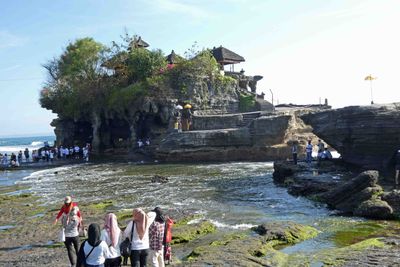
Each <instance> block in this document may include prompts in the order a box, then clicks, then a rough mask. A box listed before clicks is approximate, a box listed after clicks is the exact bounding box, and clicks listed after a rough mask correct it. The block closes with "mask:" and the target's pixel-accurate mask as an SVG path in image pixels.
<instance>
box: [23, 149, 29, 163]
mask: <svg viewBox="0 0 400 267" xmlns="http://www.w3.org/2000/svg"><path fill="white" fill-rule="evenodd" d="M24 156H25V161H26V162H29V149H28V148H25V150H24Z"/></svg>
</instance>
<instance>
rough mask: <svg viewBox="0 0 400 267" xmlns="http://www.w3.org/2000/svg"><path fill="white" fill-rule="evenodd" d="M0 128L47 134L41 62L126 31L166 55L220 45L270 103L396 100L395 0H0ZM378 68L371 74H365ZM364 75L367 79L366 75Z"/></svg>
mask: <svg viewBox="0 0 400 267" xmlns="http://www.w3.org/2000/svg"><path fill="white" fill-rule="evenodd" d="M0 6H1V9H0V105H1V106H0V108H1V110H2V112H1V113H2V115H1V116H0V136H12V135H29V134H47V133H52V132H53V129H52V127H51V126H50V122H51V121H52V120H53V119H54V118H56V117H57V115H56V114H53V113H51V111H48V110H45V109H43V108H41V107H40V104H39V101H38V99H39V91H40V89H41V88H42V86H43V84H44V81H45V80H46V72H45V70H44V68H43V67H42V64H45V63H46V62H48V61H49V60H51V59H52V58H54V57H56V58H57V57H59V56H60V55H61V53H62V52H63V51H64V49H65V47H66V46H67V45H68V43H70V42H73V41H75V40H76V39H78V38H83V37H92V38H94V39H95V40H96V41H98V42H101V43H103V44H104V45H110V44H111V42H112V41H117V42H119V41H121V38H120V36H121V35H123V34H124V33H125V32H128V33H129V34H131V35H133V34H137V35H140V36H142V38H143V40H145V41H146V42H148V43H149V44H150V49H161V50H162V51H163V52H164V53H165V55H167V54H169V53H170V52H171V50H172V49H174V50H175V52H176V53H178V54H181V55H184V52H185V51H187V50H188V49H190V48H191V47H192V45H193V44H194V43H195V42H196V43H197V47H198V48H199V49H202V48H212V47H214V46H219V45H222V46H224V47H226V48H228V49H230V50H232V51H234V52H235V53H237V54H239V55H241V56H243V57H244V58H245V60H246V61H245V62H243V63H240V64H238V65H236V66H235V70H236V71H239V70H241V69H243V70H244V71H245V74H246V75H261V76H263V79H262V80H261V81H260V82H259V83H258V86H257V92H258V93H261V92H264V93H265V94H266V96H265V98H266V99H267V100H269V101H272V96H273V99H274V104H283V103H293V104H318V103H320V102H322V103H323V102H324V99H325V98H326V99H328V103H329V104H330V105H332V106H333V108H341V107H344V106H349V105H369V104H370V102H371V85H372V99H373V101H374V102H375V103H391V102H400V93H399V88H400V79H398V71H399V70H400V66H399V65H400V38H398V35H399V30H398V26H399V25H400V15H399V14H400V1H398V0H379V1H378V0H302V1H298V0H281V1H278V0H275V1H272V0H218V1H215V0H151V1H148V0H113V1H105V0H103V1H102V0H96V1H95V0H69V1H54V0H52V1H47V0H38V1H30V0H25V1H23V0H16V1H9V0H0ZM369 74H371V75H372V76H373V77H377V79H376V80H373V81H372V82H369V81H365V80H364V78H365V77H366V76H367V75H369ZM371 83H372V84H371Z"/></svg>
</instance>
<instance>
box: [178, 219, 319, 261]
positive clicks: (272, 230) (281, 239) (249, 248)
mask: <svg viewBox="0 0 400 267" xmlns="http://www.w3.org/2000/svg"><path fill="white" fill-rule="evenodd" d="M254 230H255V231H256V232H257V233H258V234H259V235H254V234H252V233H251V232H241V233H233V234H226V235H223V236H220V237H219V238H218V237H217V240H215V241H212V242H208V243H207V244H205V245H202V246H197V247H196V248H195V249H194V250H193V251H192V252H191V253H190V255H189V256H188V259H189V260H190V261H189V263H186V262H184V263H183V266H188V265H190V266H291V265H290V264H288V255H286V254H284V253H282V252H279V251H277V250H275V249H274V247H275V246H277V245H290V244H294V243H298V242H301V241H303V240H306V239H309V238H312V237H314V236H316V235H317V233H318V232H317V230H315V229H314V228H312V227H309V226H304V225H300V224H297V223H293V222H279V223H269V224H263V225H260V226H258V227H255V228H254ZM185 263H186V264H185Z"/></svg>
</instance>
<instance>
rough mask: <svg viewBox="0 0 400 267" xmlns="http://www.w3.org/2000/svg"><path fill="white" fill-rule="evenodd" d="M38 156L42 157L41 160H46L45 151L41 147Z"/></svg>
mask: <svg viewBox="0 0 400 267" xmlns="http://www.w3.org/2000/svg"><path fill="white" fill-rule="evenodd" d="M40 156H41V157H42V160H43V161H45V160H46V151H45V150H44V149H42V150H41V151H40Z"/></svg>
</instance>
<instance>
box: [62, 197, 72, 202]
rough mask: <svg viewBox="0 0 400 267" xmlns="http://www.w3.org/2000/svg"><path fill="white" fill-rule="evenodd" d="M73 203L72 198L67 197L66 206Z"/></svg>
mask: <svg viewBox="0 0 400 267" xmlns="http://www.w3.org/2000/svg"><path fill="white" fill-rule="evenodd" d="M71 202H72V198H71V197H70V196H66V197H65V199H64V203H65V204H69V203H71Z"/></svg>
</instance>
